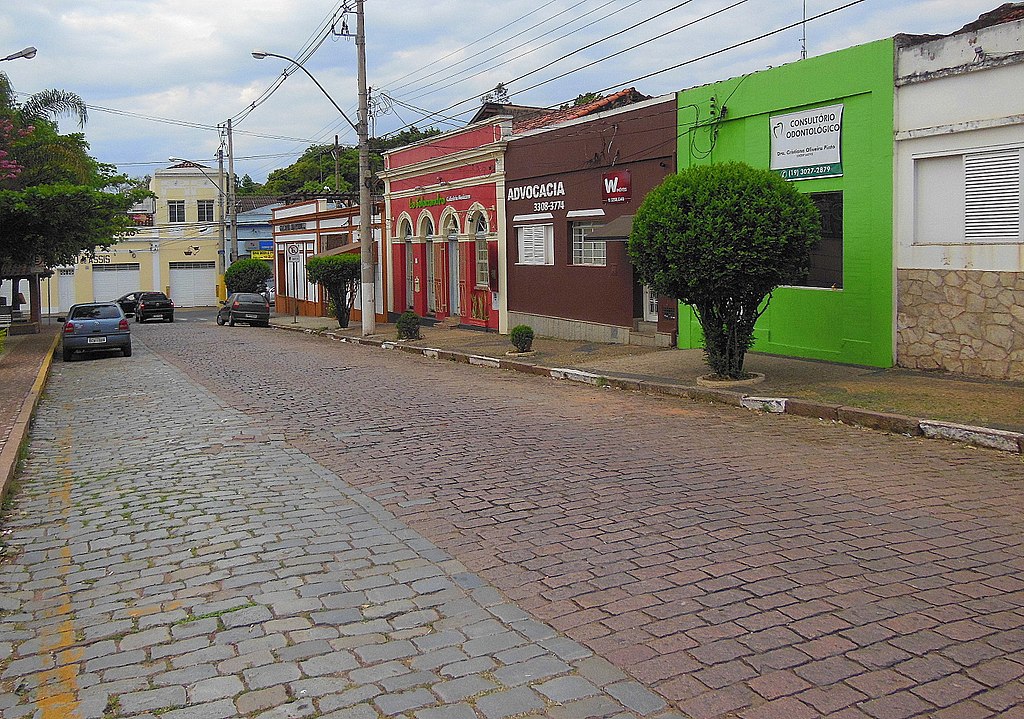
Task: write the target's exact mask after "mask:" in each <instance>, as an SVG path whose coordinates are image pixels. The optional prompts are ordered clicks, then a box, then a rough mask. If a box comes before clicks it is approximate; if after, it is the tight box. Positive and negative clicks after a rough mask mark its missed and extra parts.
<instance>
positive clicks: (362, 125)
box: [252, 0, 377, 335]
mask: <svg viewBox="0 0 1024 719" xmlns="http://www.w3.org/2000/svg"><path fill="white" fill-rule="evenodd" d="M357 8H358V13H357V17H358V21H359V24H358V28H357V31H356V45H357V46H358V48H359V53H358V55H359V124H358V125H357V124H354V123H353V122H352V120H350V119H349V117H348V115H346V114H345V111H344V110H342V109H341V106H340V105H338V103H337V102H335V101H334V98H333V97H331V96H330V94H329V93H328V92H327V90H325V89H324V86H323V85H321V84H320V83H319V82H318V81H317V79H316V78H315V77H313V74H312V73H311V72H310V71H309V70H307V69H306V68H305V66H303V64H302V63H301V62H299V61H298V60H296V59H294V58H290V57H287V56H285V55H278V54H277V53H273V52H265V51H263V50H253V53H252V56H253V57H254V58H256V59H257V60H262V59H263V58H266V57H276V58H280V59H281V60H286V61H287V62H290V63H291V64H293V65H295V67H297V68H299V69H300V70H302V71H303V72H304V73H306V75H307V76H308V77H309V79H310V80H312V81H313V83H314V84H315V85H316V86H317V87H318V88H320V92H322V93H323V94H324V96H325V97H326V98H327V99H328V100H330V101H331V104H332V105H334V108H335V109H336V110H337V111H338V112H340V113H341V116H342V117H343V118H345V122H347V123H348V124H349V125H350V126H351V127H352V129H353V130H355V131H356V134H357V135H358V136H359V265H360V271H361V278H360V285H359V296H360V299H361V303H360V308H359V311H360V315H361V316H362V330H363V334H364V335H372V334H374V333H375V332H376V331H377V328H376V321H377V318H376V314H375V313H376V310H375V307H374V304H375V295H376V292H377V272H376V268H375V267H374V262H373V246H374V241H373V230H372V229H371V228H370V219H371V213H372V212H373V208H372V207H371V206H370V203H371V200H370V140H369V131H368V123H367V121H366V115H367V102H366V54H365V50H364V43H365V39H364V37H363V3H362V0H359V2H358V3H357Z"/></svg>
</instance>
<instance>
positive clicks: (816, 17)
mask: <svg viewBox="0 0 1024 719" xmlns="http://www.w3.org/2000/svg"><path fill="white" fill-rule="evenodd" d="M864 1H865V0H851V2H848V3H846V4H844V5H840V6H838V7H835V8H832V9H831V10H826V11H824V12H821V13H818V14H817V15H814V16H811V17H808V18H805V19H801V20H798V21H796V22H793V23H789V24H787V25H783V26H781V27H778V28H776V29H774V30H770V31H768V32H765V33H762V34H761V35H757V36H755V37H751V38H748V39H746V40H742V41H740V42H737V43H733V44H732V45H728V46H726V47H723V48H720V49H718V50H713V51H711V52H708V53H705V54H703V55H700V56H697V57H694V58H691V59H689V60H685V61H683V62H680V63H677V64H675V65H672V66H670V67H666V68H662V69H661V70H655V71H653V72H649V73H646V74H644V75H640V76H638V77H635V78H632V79H630V80H625V81H620V82H616V83H615V84H613V85H609V86H607V87H603V88H600V89H597V90H594V91H593V92H596V93H598V94H600V93H604V92H608V91H609V90H612V89H615V88H620V87H623V86H628V85H632V84H633V83H636V82H639V81H640V80H646V79H648V78H651V77H655V76H657V75H661V74H663V73H666V72H671V71H672V70H678V69H679V68H681V67H686V66H687V65H692V64H693V63H695V62H699V61H701V60H706V59H708V58H710V57H714V56H716V55H721V54H722V53H725V52H729V51H730V50H735V49H736V48H739V47H743V46H745V45H749V44H751V43H754V42H757V41H759V40H763V39H765V38H767V37H771V36H773V35H777V34H779V33H782V32H786V31H787V30H792V29H793V28H795V27H798V26H800V25H801V24H802V23H804V22H813V21H814V20H820V19H821V18H824V17H827V16H829V15H833V14H835V13H837V12H841V11H843V10H846V9H849V8H851V7H853V6H854V5H859V4H861V3H862V2H864ZM716 12H718V11H716ZM691 24H692V23H691ZM669 32H671V31H669ZM666 34H667V33H666ZM658 39H660V36H658V37H654V38H651V39H649V40H647V41H645V43H643V44H646V43H649V42H653V41H655V40H658ZM579 69H581V68H579ZM579 69H577V70H570V71H568V72H565V73H562V74H561V75H559V76H558V77H557V78H552V79H551V80H547V81H545V82H542V83H537V84H536V85H533V86H531V89H532V88H536V87H540V86H541V85H544V84H546V83H547V82H553V81H554V80H555V79H560V78H563V77H566V76H568V75H571V74H573V73H574V72H578V70H579ZM477 100H478V98H477V97H476V96H473V97H468V98H465V99H463V100H459V101H458V102H455V103H452V104H451V105H448V106H447V107H444V108H441V109H440V110H437V111H434V112H431V113H430V114H429V115H425V116H424V117H423V118H422V119H421V121H422V120H429V119H431V118H433V117H437V116H440V115H441V113H446V112H448V111H450V110H454V109H456V108H458V107H462V106H463V105H466V104H467V103H470V102H476V101H477ZM466 112H470V111H469V110H466V111H463V112H460V113H457V114H456V116H459V115H464V114H466ZM409 127H410V126H409V125H406V126H403V127H400V128H398V129H396V130H392V131H391V132H389V133H388V134H389V135H390V134H395V133H398V132H401V131H402V130H405V129H408V128H409Z"/></svg>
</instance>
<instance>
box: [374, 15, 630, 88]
mask: <svg viewBox="0 0 1024 719" xmlns="http://www.w3.org/2000/svg"><path fill="white" fill-rule="evenodd" d="M587 1H588V0H579V2H577V3H576V4H574V5H570V6H569V7H567V8H565V9H564V10H560V11H559V12H557V13H555V14H554V15H552V16H551V17H548V18H545V19H544V20H541V21H540V22H538V23H536V24H535V25H531V26H530V27H528V28H526V29H525V30H523V31H522V32H520V33H519V35H520V36H522V35H523V34H524V33H527V32H530V31H531V30H536V29H537V28H539V27H540V26H541V25H545V24H547V23H549V22H551V21H552V20H554V19H555V18H557V17H560V16H562V15H564V14H566V13H567V12H571V11H572V10H575V9H576V8H578V7H579V6H580V5H583V4H584V3H586V2H587ZM612 2H614V0H608V2H605V3H604V4H603V5H600V6H598V7H596V8H594V9H592V10H588V11H587V12H585V13H583V15H582V16H581V17H586V16H587V15H590V14H592V13H594V12H597V11H598V10H600V9H602V8H604V7H606V6H608V5H610V4H611V3H612ZM576 19H577V20H578V19H579V18H576ZM569 22H573V21H572V20H570V21H569ZM556 30H557V28H556ZM552 32H555V30H548V31H547V32H545V33H541V34H540V35H537V36H536V37H532V38H530V39H529V40H526V41H525V42H522V43H520V44H519V45H516V46H515V47H512V48H509V49H508V50H505V51H503V52H499V53H498V54H497V55H495V56H494V57H490V58H487V59H486V60H483V61H481V62H478V63H477V64H475V65H470V66H469V67H467V68H463V69H462V70H460V71H459V72H460V73H465V72H469V71H470V70H473V69H475V68H478V67H480V66H481V65H483V64H485V63H488V62H490V61H491V60H494V59H496V58H499V57H501V56H502V55H505V54H507V53H509V52H512V51H513V50H517V49H519V48H521V47H523V46H524V45H527V44H529V43H531V42H533V41H534V40H538V39H540V38H542V37H544V36H545V35H548V34H550V33H552ZM507 39H508V38H506V40H507ZM506 40H501V41H499V42H497V43H495V44H493V45H490V46H489V47H485V48H484V49H483V50H481V51H480V52H481V53H485V52H487V51H489V50H493V49H495V48H496V47H499V46H501V44H502V43H503V42H506ZM472 59H473V58H467V59H465V60H460V61H459V62H457V63H455V65H453V66H452V67H457V66H458V65H461V64H463V63H465V62H469V61H470V60H472ZM448 69H449V71H451V69H452V68H448ZM438 82H444V80H439V81H437V82H433V83H431V84H429V85H425V86H423V87H421V88H419V90H427V89H429V88H431V87H433V86H434V85H437V84H438ZM411 84H412V83H406V84H405V85H402V86H400V87H396V88H394V89H393V90H392V92H393V93H394V92H397V91H399V90H401V89H402V88H404V87H408V86H409V85H411ZM423 94H424V93H422V92H421V93H420V94H419V95H415V96H414V97H412V98H410V99H412V100H415V99H416V98H418V97H422V96H423Z"/></svg>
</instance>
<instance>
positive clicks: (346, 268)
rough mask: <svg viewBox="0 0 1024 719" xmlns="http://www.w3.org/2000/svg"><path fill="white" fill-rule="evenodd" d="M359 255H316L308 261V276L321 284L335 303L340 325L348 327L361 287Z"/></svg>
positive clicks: (310, 279)
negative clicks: (353, 305) (358, 290)
mask: <svg viewBox="0 0 1024 719" xmlns="http://www.w3.org/2000/svg"><path fill="white" fill-rule="evenodd" d="M360 274H361V271H360V264H359V255H356V254H352V253H345V254H341V255H314V256H313V257H310V258H309V260H308V261H307V262H306V277H307V278H308V279H309V281H310V282H314V283H316V284H318V285H320V286H321V287H322V288H323V289H324V292H326V293H327V297H328V298H329V299H330V300H331V302H333V303H334V317H335V319H337V320H338V326H339V327H343V328H344V327H348V320H349V313H350V312H351V310H352V302H353V301H354V300H355V296H356V290H357V289H359V278H360Z"/></svg>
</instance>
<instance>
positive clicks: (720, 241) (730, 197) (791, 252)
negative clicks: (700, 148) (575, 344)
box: [629, 163, 821, 379]
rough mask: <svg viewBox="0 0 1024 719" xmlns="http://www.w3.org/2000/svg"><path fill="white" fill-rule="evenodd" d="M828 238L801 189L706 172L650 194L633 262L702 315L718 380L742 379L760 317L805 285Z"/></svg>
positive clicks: (675, 179)
mask: <svg viewBox="0 0 1024 719" xmlns="http://www.w3.org/2000/svg"><path fill="white" fill-rule="evenodd" d="M820 234H821V228H820V216H819V214H818V211H817V209H816V208H815V206H814V203H813V202H812V201H811V199H810V198H809V197H808V196H807V195H803V194H801V193H800V192H799V191H798V190H797V189H796V187H794V185H793V183H791V182H787V181H785V180H783V179H782V178H781V177H779V176H778V175H776V174H775V173H773V172H770V171H768V170H760V169H755V168H753V167H750V166H749V165H746V164H743V163H723V164H715V165H704V166H699V167H692V168H689V169H687V170H683V171H682V172H680V173H679V174H678V175H670V176H668V177H667V178H665V180H664V182H662V184H661V185H659V186H658V187H656V188H655V189H654V190H652V191H651V192H650V193H648V195H647V197H645V198H644V201H643V203H642V204H641V205H640V207H639V208H638V209H637V212H636V215H635V216H634V218H633V231H632V234H631V235H630V238H629V255H630V258H631V259H632V261H633V265H634V267H635V269H636V273H637V275H638V276H639V277H640V279H641V280H642V281H643V282H644V283H646V284H648V285H650V286H651V287H652V288H653V289H654V290H655V291H656V292H657V293H658V294H663V295H668V296H670V297H675V298H677V299H679V301H681V302H683V303H685V304H688V305H691V306H692V307H693V309H694V311H695V312H696V313H697V318H698V320H699V321H700V326H701V329H702V330H703V332H704V351H705V354H706V357H707V361H708V365H709V366H710V367H711V370H712V372H713V373H714V374H716V375H718V376H720V377H723V378H730V379H740V378H742V377H743V376H744V375H743V360H744V357H745V355H746V352H747V350H749V349H750V346H751V344H752V343H753V333H754V324H755V323H756V322H757V318H758V317H760V316H761V314H762V313H763V312H764V311H765V309H766V308H767V307H768V303H769V301H770V300H771V294H772V291H773V290H775V289H776V288H777V287H779V286H781V285H787V284H798V283H800V282H802V281H803V280H804V279H805V278H806V275H807V271H808V262H809V251H810V249H811V247H812V246H813V245H814V244H815V243H816V242H817V241H818V240H819V239H820Z"/></svg>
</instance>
